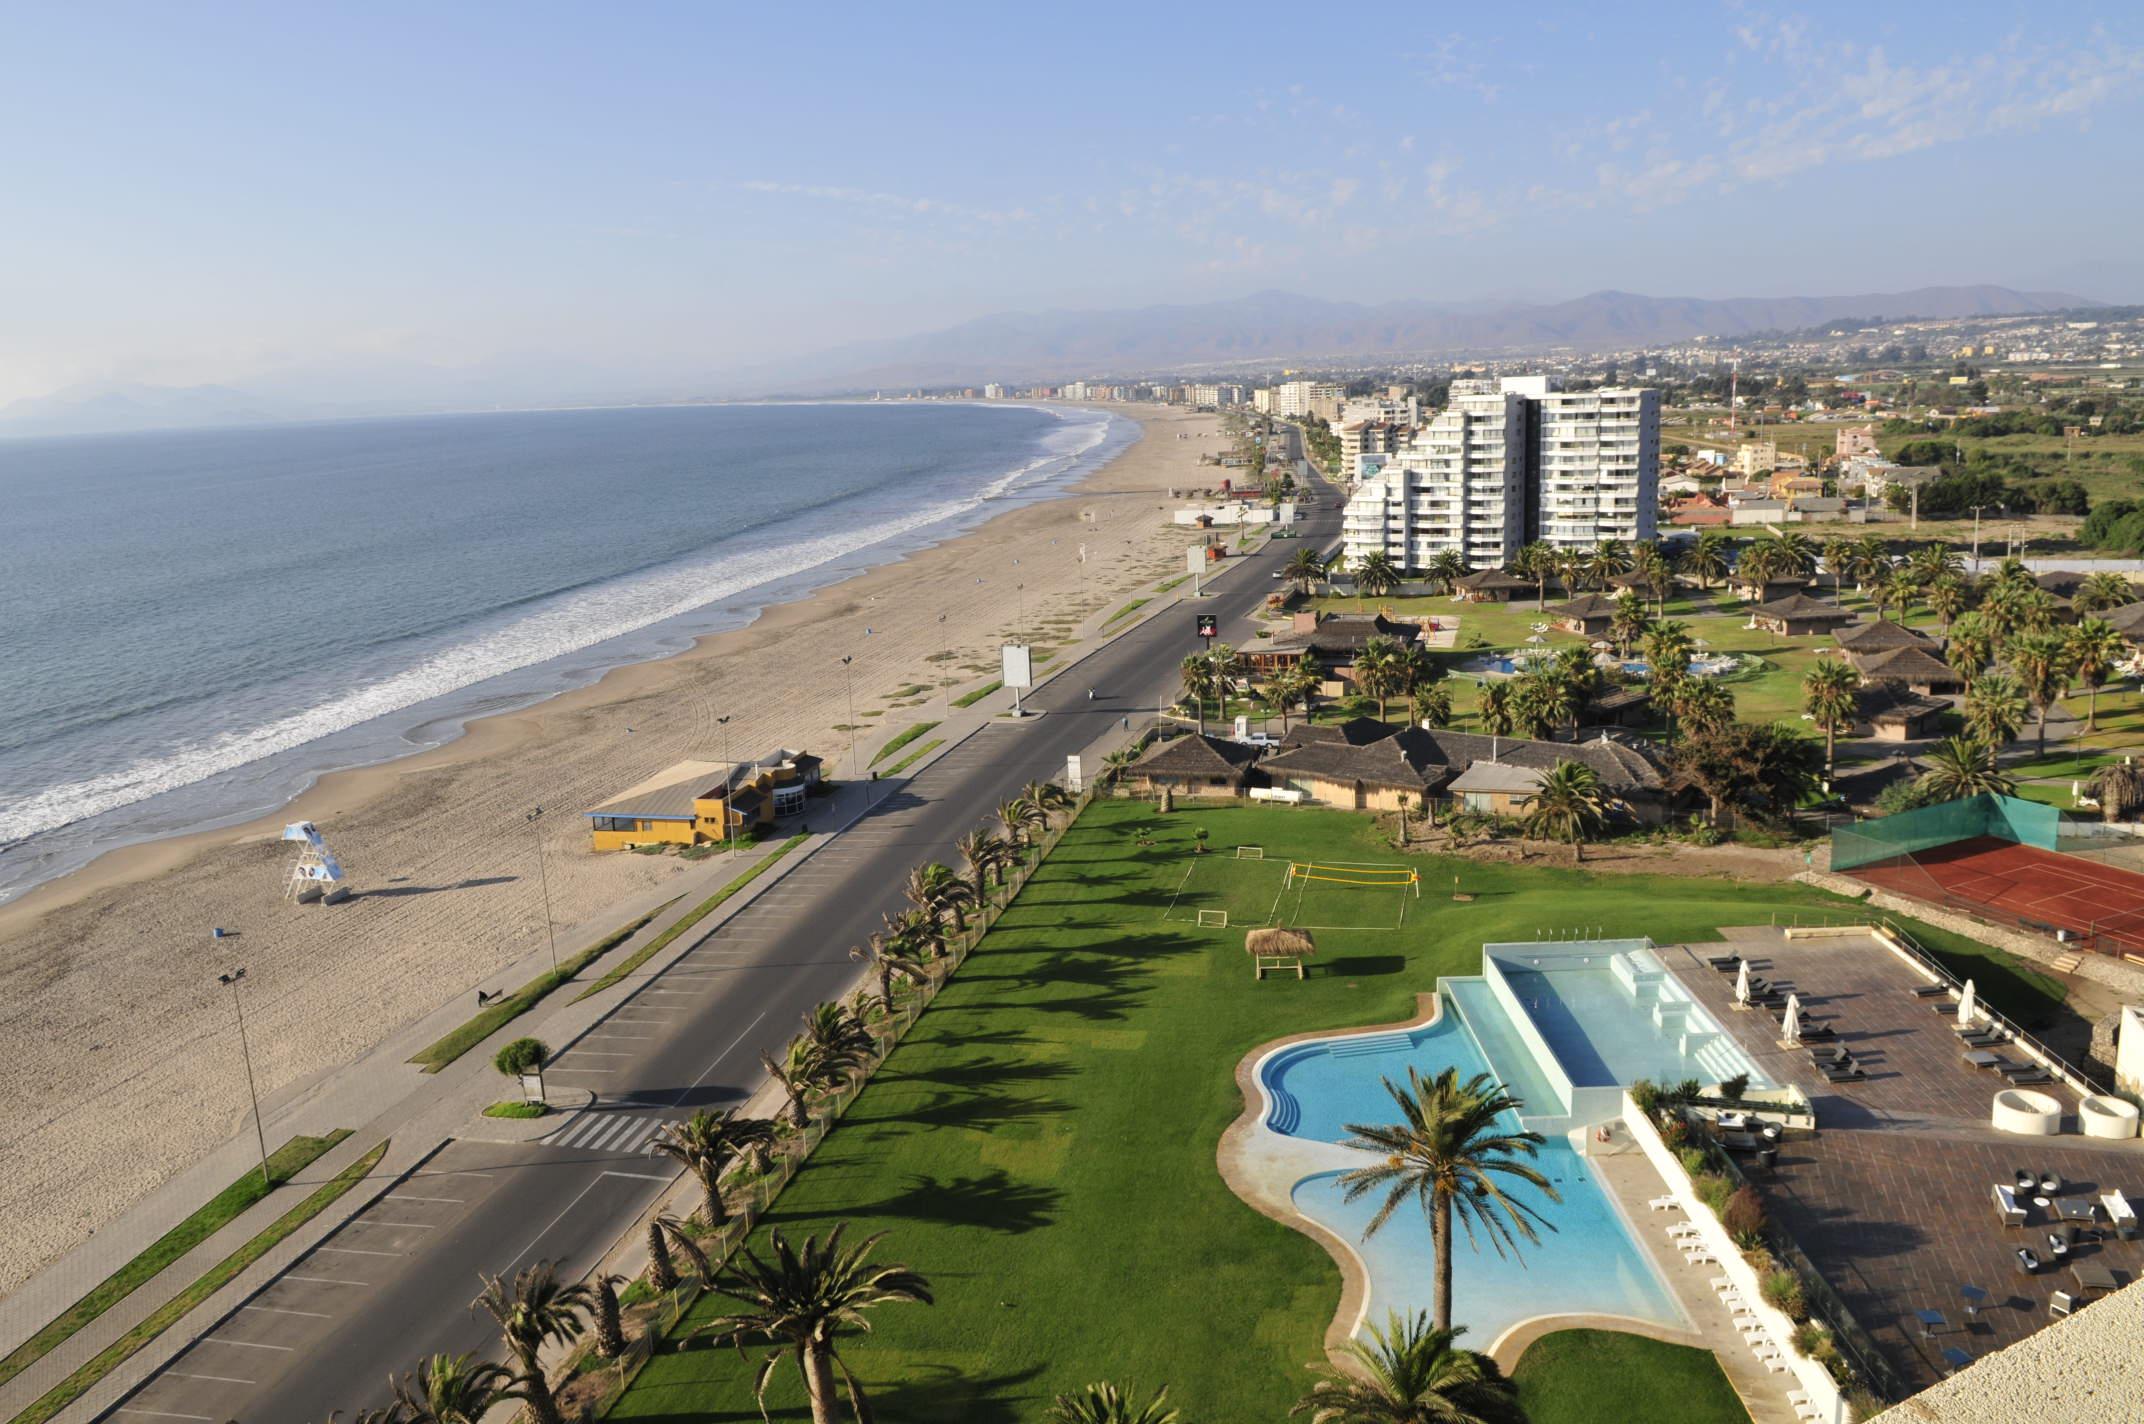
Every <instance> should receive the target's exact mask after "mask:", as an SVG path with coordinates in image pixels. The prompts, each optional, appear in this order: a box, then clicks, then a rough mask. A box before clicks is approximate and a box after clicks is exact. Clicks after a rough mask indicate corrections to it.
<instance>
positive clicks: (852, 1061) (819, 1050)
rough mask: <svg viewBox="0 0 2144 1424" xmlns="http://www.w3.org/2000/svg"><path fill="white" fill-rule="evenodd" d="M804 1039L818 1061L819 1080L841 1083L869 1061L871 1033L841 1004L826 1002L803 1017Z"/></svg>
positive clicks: (871, 1047)
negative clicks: (807, 1040)
mask: <svg viewBox="0 0 2144 1424" xmlns="http://www.w3.org/2000/svg"><path fill="white" fill-rule="evenodd" d="M804 1037H805V1038H807V1039H809V1040H810V1041H811V1046H812V1050H813V1052H814V1053H815V1054H816V1055H817V1057H818V1060H819V1068H820V1074H821V1077H822V1080H828V1079H830V1080H831V1081H833V1082H835V1083H839V1082H841V1081H842V1080H843V1079H845V1078H847V1077H848V1076H849V1075H850V1074H851V1073H854V1072H856V1071H857V1070H859V1069H861V1068H862V1067H863V1066H864V1065H865V1064H866V1063H868V1062H870V1061H871V1051H872V1049H873V1048H875V1047H876V1046H877V1044H876V1042H875V1040H873V1039H872V1037H871V1030H870V1029H869V1028H867V1027H866V1026H865V1025H864V1023H863V1021H862V1020H861V1019H859V1018H857V1017H856V1015H855V1014H853V1013H851V1012H850V1011H849V1010H848V1009H847V1008H846V1007H844V1006H843V1005H841V1004H837V1003H834V1002H832V1001H828V1002H827V1003H823V1004H818V1005H815V1006H814V1007H813V1008H812V1010H811V1011H810V1012H809V1013H807V1014H805V1015H804Z"/></svg>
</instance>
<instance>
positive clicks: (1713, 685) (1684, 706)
mask: <svg viewBox="0 0 2144 1424" xmlns="http://www.w3.org/2000/svg"><path fill="white" fill-rule="evenodd" d="M1674 713H1675V722H1676V727H1677V729H1678V730H1679V731H1684V732H1688V733H1693V734H1697V735H1702V734H1704V733H1707V732H1718V731H1721V730H1723V729H1725V728H1726V727H1728V726H1730V725H1732V723H1733V722H1734V720H1735V696H1734V694H1733V693H1732V692H1729V691H1728V690H1727V689H1726V688H1724V687H1722V686H1721V685H1720V684H1719V683H1717V682H1713V681H1712V680H1710V679H1709V678H1702V677H1693V678H1690V679H1688V680H1687V681H1686V682H1685V683H1684V685H1683V687H1682V689H1681V696H1679V697H1678V698H1676V700H1675V706H1674Z"/></svg>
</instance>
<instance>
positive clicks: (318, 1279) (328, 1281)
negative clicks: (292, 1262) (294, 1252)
mask: <svg viewBox="0 0 2144 1424" xmlns="http://www.w3.org/2000/svg"><path fill="white" fill-rule="evenodd" d="M283 1279H284V1280H286V1281H312V1282H314V1283H315V1284H316V1285H323V1286H363V1287H364V1288H365V1289H367V1290H370V1289H371V1288H372V1282H370V1281H345V1280H338V1279H337V1278H335V1277H334V1276H296V1275H291V1276H285V1277H283Z"/></svg>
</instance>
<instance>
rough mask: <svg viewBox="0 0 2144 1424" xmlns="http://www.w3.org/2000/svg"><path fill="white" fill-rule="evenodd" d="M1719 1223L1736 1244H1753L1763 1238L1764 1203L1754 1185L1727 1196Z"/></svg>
mask: <svg viewBox="0 0 2144 1424" xmlns="http://www.w3.org/2000/svg"><path fill="white" fill-rule="evenodd" d="M1720 1225H1722V1226H1724V1227H1726V1228H1727V1234H1728V1235H1729V1236H1732V1237H1733V1238H1734V1239H1735V1244H1736V1245H1737V1246H1749V1245H1753V1244H1755V1243H1756V1242H1758V1241H1760V1240H1762V1239H1763V1237H1764V1203H1763V1201H1761V1200H1760V1199H1759V1198H1758V1196H1757V1189H1756V1188H1755V1187H1743V1188H1742V1189H1740V1190H1739V1191H1737V1192H1735V1193H1734V1194H1733V1195H1731V1196H1730V1197H1728V1199H1727V1205H1726V1207H1725V1208H1724V1209H1723V1210H1722V1211H1721V1212H1720Z"/></svg>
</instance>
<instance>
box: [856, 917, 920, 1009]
mask: <svg viewBox="0 0 2144 1424" xmlns="http://www.w3.org/2000/svg"><path fill="white" fill-rule="evenodd" d="M849 958H851V959H857V960H862V961H863V962H864V963H865V964H868V965H870V966H871V972H872V973H873V974H876V975H877V976H878V1000H879V1003H880V1004H881V1005H883V1006H884V1007H885V1010H886V1012H887V1013H889V1014H890V1013H892V1012H893V983H894V981H895V980H896V979H906V980H907V981H908V982H909V983H911V984H921V983H922V982H923V981H924V980H926V979H928V978H929V977H930V970H928V969H926V968H925V967H924V964H923V961H922V960H920V959H917V958H915V957H914V956H912V955H907V954H902V953H901V952H900V951H899V950H897V949H896V948H894V946H893V945H892V944H891V943H889V942H888V940H887V937H886V936H885V935H884V934H879V933H873V934H872V935H871V937H870V938H869V939H867V940H865V941H864V942H863V943H862V944H860V945H857V946H856V947H854V948H853V949H851V950H850V951H849Z"/></svg>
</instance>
